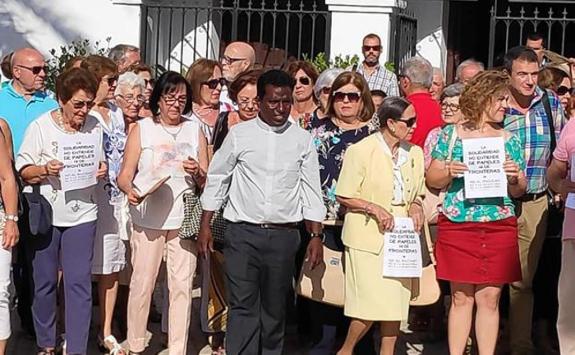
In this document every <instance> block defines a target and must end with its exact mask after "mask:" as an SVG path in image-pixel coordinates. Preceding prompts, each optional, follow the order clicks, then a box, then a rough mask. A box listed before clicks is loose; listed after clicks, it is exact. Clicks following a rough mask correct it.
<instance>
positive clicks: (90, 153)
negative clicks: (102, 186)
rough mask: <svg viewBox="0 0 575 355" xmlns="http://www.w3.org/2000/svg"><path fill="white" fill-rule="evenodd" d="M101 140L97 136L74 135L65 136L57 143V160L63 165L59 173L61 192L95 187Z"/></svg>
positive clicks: (100, 137)
mask: <svg viewBox="0 0 575 355" xmlns="http://www.w3.org/2000/svg"><path fill="white" fill-rule="evenodd" d="M101 139H102V136H101V135H99V134H76V135H67V136H65V138H62V139H61V140H60V141H59V142H58V160H59V161H60V162H61V163H62V164H64V168H63V169H62V171H60V184H61V186H62V191H71V190H79V189H83V188H86V187H89V186H92V185H96V182H97V181H96V174H97V172H98V167H99V163H100V149H101V145H100V141H101Z"/></svg>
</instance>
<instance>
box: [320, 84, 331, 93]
mask: <svg viewBox="0 0 575 355" xmlns="http://www.w3.org/2000/svg"><path fill="white" fill-rule="evenodd" d="M330 92H331V87H329V86H324V87H322V88H321V93H322V94H323V95H329V93H330Z"/></svg>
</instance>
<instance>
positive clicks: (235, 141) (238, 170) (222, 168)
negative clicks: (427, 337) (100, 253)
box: [198, 70, 326, 355]
mask: <svg viewBox="0 0 575 355" xmlns="http://www.w3.org/2000/svg"><path fill="white" fill-rule="evenodd" d="M293 87H294V82H293V79H291V78H290V76H289V75H288V74H286V73H285V72H282V71H279V70H271V71H268V72H266V73H264V74H263V75H262V76H261V77H260V78H259V80H258V84H257V88H258V98H259V100H260V113H259V117H256V118H255V119H253V120H250V121H247V122H244V123H240V124H238V125H236V126H234V127H233V128H232V129H231V130H230V132H229V133H228V136H227V137H226V139H225V140H224V142H223V144H222V146H221V148H220V149H219V150H218V151H217V152H216V154H215V155H214V158H213V160H212V162H211V165H210V167H209V170H208V176H207V183H206V187H205V189H204V193H203V194H202V198H201V202H202V206H203V208H204V212H203V215H202V219H201V228H200V233H199V237H198V252H199V253H200V254H201V255H203V256H204V257H207V255H208V254H209V252H210V251H212V250H213V249H212V236H211V231H210V225H209V222H210V220H211V217H212V215H213V213H214V211H216V210H218V209H220V208H221V207H222V205H223V204H224V202H225V203H226V207H225V209H224V218H225V219H226V220H227V221H228V227H227V230H226V233H225V246H224V258H225V260H226V263H225V270H226V279H227V287H228V291H229V299H228V302H229V315H228V317H229V318H228V323H227V333H226V352H227V353H228V354H258V353H259V354H263V355H272V354H274V355H275V354H277V355H280V354H282V351H283V338H284V329H285V305H286V304H285V299H286V296H287V293H288V291H289V289H290V287H291V280H292V278H293V275H294V265H295V255H296V251H297V250H298V246H299V243H300V235H299V231H298V224H299V222H301V221H302V220H304V221H305V224H306V228H307V230H308V231H309V233H310V235H311V241H310V243H309V245H308V248H307V259H308V261H309V262H310V263H311V264H312V266H315V265H317V264H319V263H320V262H321V260H322V240H321V239H322V238H321V235H322V233H321V232H322V231H321V228H322V227H321V221H322V220H323V219H324V217H325V213H326V210H325V207H324V204H323V201H322V195H321V187H320V178H319V164H318V157H317V153H316V150H315V148H314V145H313V142H312V138H311V135H310V134H309V133H308V132H306V131H305V130H303V129H301V128H300V127H299V126H298V125H297V124H294V123H292V122H290V121H289V120H288V117H289V113H290V110H291V104H292V90H293Z"/></svg>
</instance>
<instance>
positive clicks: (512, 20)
mask: <svg viewBox="0 0 575 355" xmlns="http://www.w3.org/2000/svg"><path fill="white" fill-rule="evenodd" d="M542 3H543V2H541V3H540V4H528V3H523V4H520V3H513V1H506V0H494V4H493V6H492V8H491V22H490V29H489V67H493V65H494V64H495V65H500V64H501V60H502V57H503V55H504V54H505V52H506V51H507V50H508V49H509V48H511V47H514V46H517V45H523V44H525V38H526V37H527V36H528V34H529V33H532V32H537V33H539V34H541V35H543V36H544V38H545V42H546V45H545V47H546V48H547V49H550V50H552V51H554V52H557V53H560V54H562V55H567V56H575V52H574V51H575V17H574V16H575V5H573V2H571V1H559V4H542Z"/></svg>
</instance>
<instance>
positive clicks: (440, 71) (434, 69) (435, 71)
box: [433, 67, 445, 81]
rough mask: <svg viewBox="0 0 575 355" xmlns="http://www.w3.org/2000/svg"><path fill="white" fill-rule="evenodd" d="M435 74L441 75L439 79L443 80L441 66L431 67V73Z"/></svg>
mask: <svg viewBox="0 0 575 355" xmlns="http://www.w3.org/2000/svg"><path fill="white" fill-rule="evenodd" d="M435 74H438V75H439V76H441V80H443V81H445V79H444V78H443V70H441V68H437V67H433V75H435Z"/></svg>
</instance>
